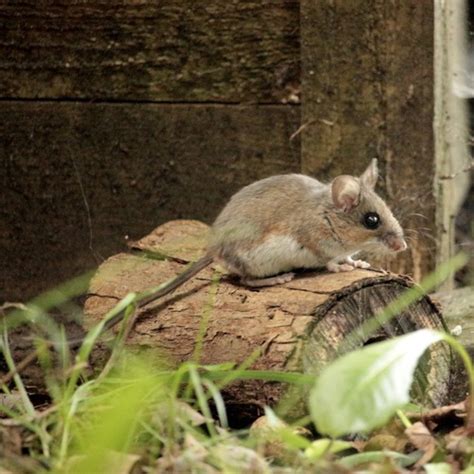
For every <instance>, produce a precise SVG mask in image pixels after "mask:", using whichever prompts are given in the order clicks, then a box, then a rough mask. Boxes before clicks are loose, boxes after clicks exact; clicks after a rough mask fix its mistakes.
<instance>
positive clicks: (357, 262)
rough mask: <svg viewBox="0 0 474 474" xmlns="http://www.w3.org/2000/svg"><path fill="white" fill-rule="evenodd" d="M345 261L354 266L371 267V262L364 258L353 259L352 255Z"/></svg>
mask: <svg viewBox="0 0 474 474" xmlns="http://www.w3.org/2000/svg"><path fill="white" fill-rule="evenodd" d="M345 262H346V263H347V264H348V265H351V266H353V267H354V268H370V263H368V262H366V261H364V260H353V259H352V258H351V257H347V258H346V260H345Z"/></svg>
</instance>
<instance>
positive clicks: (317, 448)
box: [304, 438, 353, 461]
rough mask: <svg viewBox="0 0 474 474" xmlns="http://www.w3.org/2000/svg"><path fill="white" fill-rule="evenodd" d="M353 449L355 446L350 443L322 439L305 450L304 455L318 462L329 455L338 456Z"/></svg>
mask: <svg viewBox="0 0 474 474" xmlns="http://www.w3.org/2000/svg"><path fill="white" fill-rule="evenodd" d="M352 448H353V446H352V444H351V443H349V441H341V440H338V439H328V438H321V439H317V440H316V441H313V442H312V443H311V446H308V447H307V448H306V449H305V452H304V454H305V456H306V457H307V458H308V459H311V460H312V461H316V460H317V459H320V458H321V457H322V456H325V455H327V454H336V453H339V452H341V451H345V450H347V449H352Z"/></svg>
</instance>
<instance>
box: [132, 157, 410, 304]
mask: <svg viewBox="0 0 474 474" xmlns="http://www.w3.org/2000/svg"><path fill="white" fill-rule="evenodd" d="M377 178H378V168H377V160H376V159H374V160H372V162H371V163H370V165H369V166H368V167H367V169H366V170H365V171H364V172H363V173H362V175H361V176H360V177H354V176H349V175H341V176H337V177H336V178H334V179H333V180H332V182H331V183H329V184H323V183H321V182H319V181H318V180H316V179H314V178H310V177H309V176H305V175H302V174H287V175H279V176H272V177H269V178H265V179H262V180H260V181H256V182H255V183H252V184H250V185H248V186H245V187H244V188H242V189H241V190H240V191H238V192H237V193H236V194H234V195H233V196H232V197H231V199H230V200H229V202H228V203H227V204H226V206H225V207H224V209H223V210H222V211H221V213H220V214H219V215H218V216H217V219H216V220H215V222H214V224H213V225H212V229H211V237H210V240H209V244H208V248H207V252H206V254H205V256H204V257H202V258H201V259H199V260H198V261H196V262H195V263H194V264H192V265H191V266H190V267H189V268H188V269H187V270H185V271H184V272H183V273H181V274H180V275H178V276H177V277H176V278H175V279H173V280H171V281H170V282H169V283H168V284H165V285H164V286H163V287H161V288H160V289H159V290H158V291H156V292H154V293H153V294H151V295H149V296H148V297H147V298H145V299H144V300H143V301H142V304H143V305H144V304H147V303H149V302H151V301H153V300H155V299H157V298H159V297H161V296H164V295H166V294H168V293H170V292H171V291H173V290H175V289H176V288H178V287H179V286H181V285H182V284H183V283H184V282H185V281H187V280H189V279H190V278H191V277H192V276H194V275H195V274H197V273H198V272H200V271H201V270H202V269H204V268H205V267H207V266H208V265H209V264H210V263H212V262H213V261H215V260H217V261H220V262H222V263H223V264H224V266H225V267H226V268H227V269H228V270H229V271H230V272H232V273H234V274H236V275H238V276H239V277H240V279H241V282H242V283H243V284H245V285H248V286H269V285H275V284H280V283H285V282H287V281H290V280H291V279H292V278H293V277H294V273H293V272H292V270H295V269H298V268H318V267H326V268H327V270H329V271H330V272H347V271H351V270H354V269H355V268H357V267H360V268H368V267H369V266H370V265H369V264H368V263H367V262H365V261H363V260H354V257H355V256H356V255H357V253H359V252H360V251H362V250H370V251H372V252H375V253H377V254H383V253H387V252H400V251H402V250H405V249H406V247H407V244H406V242H405V240H404V237H403V230H402V228H401V226H400V224H399V223H398V221H397V220H396V219H395V217H394V216H393V214H392V212H391V211H390V209H389V208H388V206H387V204H385V202H384V201H383V200H382V199H381V198H380V197H379V196H378V195H377V194H376V193H375V191H374V188H375V184H376V182H377ZM142 304H141V305H140V306H142Z"/></svg>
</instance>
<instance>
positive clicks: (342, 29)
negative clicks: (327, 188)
mask: <svg viewBox="0 0 474 474" xmlns="http://www.w3.org/2000/svg"><path fill="white" fill-rule="evenodd" d="M301 12H302V15H301V35H302V39H301V45H302V88H303V97H304V103H303V112H302V116H303V118H302V123H303V125H305V124H306V128H305V129H304V130H303V132H302V147H303V148H302V162H303V169H304V171H305V172H309V173H314V174H316V175H319V176H321V175H322V176H324V175H326V176H330V175H334V174H337V173H339V172H347V170H352V171H354V172H358V171H362V170H363V169H364V168H365V166H366V165H367V163H368V162H369V160H370V159H371V158H374V157H378V158H379V159H380V162H381V168H382V174H383V177H384V180H383V183H381V186H380V191H381V193H382V194H383V195H384V196H385V197H386V198H387V200H388V202H389V203H390V205H391V206H392V207H393V208H394V210H395V214H396V215H398V217H399V218H400V220H401V222H402V224H403V225H404V227H405V228H406V229H409V230H408V235H409V237H410V239H409V251H408V252H406V253H405V257H404V258H402V259H400V260H398V261H397V264H396V265H394V266H393V267H392V269H394V270H396V271H401V272H404V271H410V272H412V273H413V274H414V276H415V278H417V279H418V278H419V277H420V276H421V275H422V274H424V273H426V272H428V271H429V270H431V269H433V266H434V263H435V258H434V253H435V240H436V230H435V229H436V228H435V199H434V195H433V190H434V169H435V162H434V151H433V147H434V137H433V125H432V123H433V100H434V99H433V94H434V92H433V28H434V20H433V15H434V13H433V2H421V1H419V0H407V1H404V2H387V1H385V0H370V1H367V0H355V1H347V0H322V1H318V2H314V1H313V0H302V3H301Z"/></svg>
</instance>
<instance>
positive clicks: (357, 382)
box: [309, 329, 445, 437]
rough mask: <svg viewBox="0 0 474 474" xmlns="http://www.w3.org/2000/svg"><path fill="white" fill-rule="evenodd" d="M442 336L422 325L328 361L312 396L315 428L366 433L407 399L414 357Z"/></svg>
mask: <svg viewBox="0 0 474 474" xmlns="http://www.w3.org/2000/svg"><path fill="white" fill-rule="evenodd" d="M444 338H445V336H444V335H443V334H442V333H440V332H436V331H433V330H430V329H422V330H420V331H416V332H413V333H410V334H407V335H405V336H401V337H397V338H394V339H391V340H389V341H384V342H380V343H376V344H371V345H369V346H366V347H364V348H363V349H360V350H357V351H354V352H351V353H350V354H347V355H345V356H343V357H341V358H340V359H338V360H336V361H335V362H334V363H332V364H330V365H329V366H327V367H326V368H325V369H324V370H323V371H322V372H321V375H320V376H319V377H318V379H317V380H316V383H315V385H314V387H313V389H312V390H311V395H310V400H309V402H310V412H311V416H312V419H313V421H314V423H315V424H316V428H317V429H318V431H319V432H320V433H323V434H327V435H329V436H333V437H336V436H341V435H344V434H348V433H357V432H368V431H370V430H372V429H374V428H376V427H378V426H381V425H383V424H384V423H386V422H387V421H388V420H389V419H390V418H391V417H392V416H393V415H394V413H395V411H396V410H397V409H399V408H402V407H403V406H404V405H406V404H407V403H408V401H409V391H410V386H411V384H412V381H413V374H414V371H415V368H416V365H417V363H418V359H419V358H420V357H421V355H422V354H423V352H425V350H426V349H427V348H428V347H429V346H430V345H431V344H433V343H435V342H438V341H440V340H442V339H444Z"/></svg>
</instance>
